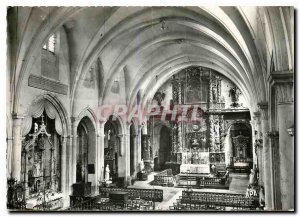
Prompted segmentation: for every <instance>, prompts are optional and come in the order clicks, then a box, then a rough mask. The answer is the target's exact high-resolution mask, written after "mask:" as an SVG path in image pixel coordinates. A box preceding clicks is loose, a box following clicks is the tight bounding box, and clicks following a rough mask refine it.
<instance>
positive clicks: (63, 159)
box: [60, 135, 70, 207]
mask: <svg viewBox="0 0 300 217" xmlns="http://www.w3.org/2000/svg"><path fill="white" fill-rule="evenodd" d="M67 140H68V136H65V135H64V136H62V143H61V177H60V180H61V191H62V193H63V196H64V201H65V200H66V199H68V197H69V194H70V192H69V188H68V187H67V186H68V177H67V167H68V166H67ZM67 205H69V204H68V203H65V202H64V204H63V207H67Z"/></svg>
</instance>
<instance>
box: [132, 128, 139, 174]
mask: <svg viewBox="0 0 300 217" xmlns="http://www.w3.org/2000/svg"><path fill="white" fill-rule="evenodd" d="M131 136H132V137H133V138H132V139H133V150H134V153H133V154H134V157H133V159H130V160H133V168H134V172H133V174H136V173H137V172H138V145H137V143H138V134H133V135H131Z"/></svg>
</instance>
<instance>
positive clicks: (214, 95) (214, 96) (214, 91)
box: [212, 88, 217, 101]
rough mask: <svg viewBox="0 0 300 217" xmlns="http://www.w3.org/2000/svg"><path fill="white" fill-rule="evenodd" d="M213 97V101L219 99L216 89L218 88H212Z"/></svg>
mask: <svg viewBox="0 0 300 217" xmlns="http://www.w3.org/2000/svg"><path fill="white" fill-rule="evenodd" d="M212 98H213V101H216V100H217V91H216V88H213V89H212Z"/></svg>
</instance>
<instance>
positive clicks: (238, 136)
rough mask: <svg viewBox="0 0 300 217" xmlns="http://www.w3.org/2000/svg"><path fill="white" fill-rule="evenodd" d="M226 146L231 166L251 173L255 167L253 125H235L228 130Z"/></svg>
mask: <svg viewBox="0 0 300 217" xmlns="http://www.w3.org/2000/svg"><path fill="white" fill-rule="evenodd" d="M225 146H226V147H225V152H226V156H228V159H229V162H228V164H229V166H230V167H233V168H244V169H246V170H247V171H250V169H251V168H252V167H253V148H252V129H251V125H250V124H247V123H233V124H232V125H231V126H230V128H229V130H228V135H227V140H226V141H225Z"/></svg>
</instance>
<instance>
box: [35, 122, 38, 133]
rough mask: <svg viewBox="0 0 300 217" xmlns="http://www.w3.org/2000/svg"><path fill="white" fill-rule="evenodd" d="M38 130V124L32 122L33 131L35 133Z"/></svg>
mask: <svg viewBox="0 0 300 217" xmlns="http://www.w3.org/2000/svg"><path fill="white" fill-rule="evenodd" d="M38 130H39V125H38V124H37V123H34V132H35V133H36V132H37V131H38Z"/></svg>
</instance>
